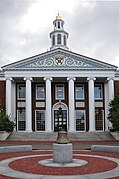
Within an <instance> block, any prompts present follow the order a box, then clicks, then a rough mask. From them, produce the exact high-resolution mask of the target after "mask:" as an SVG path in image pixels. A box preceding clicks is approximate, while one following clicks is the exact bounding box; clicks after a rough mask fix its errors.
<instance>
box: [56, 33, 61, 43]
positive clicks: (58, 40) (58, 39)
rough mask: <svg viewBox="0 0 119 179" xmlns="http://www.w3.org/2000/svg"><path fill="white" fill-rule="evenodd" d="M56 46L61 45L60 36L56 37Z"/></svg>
mask: <svg viewBox="0 0 119 179" xmlns="http://www.w3.org/2000/svg"><path fill="white" fill-rule="evenodd" d="M57 44H61V35H60V34H58V35H57Z"/></svg>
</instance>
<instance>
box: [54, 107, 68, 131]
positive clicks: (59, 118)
mask: <svg viewBox="0 0 119 179" xmlns="http://www.w3.org/2000/svg"><path fill="white" fill-rule="evenodd" d="M62 128H63V129H64V130H65V131H67V110H62V111H61V112H59V110H54V131H55V132H57V131H60V129H62Z"/></svg>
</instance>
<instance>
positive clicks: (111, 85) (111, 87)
mask: <svg viewBox="0 0 119 179" xmlns="http://www.w3.org/2000/svg"><path fill="white" fill-rule="evenodd" d="M107 81H108V105H109V103H110V102H111V100H113V98H114V79H113V78H107ZM108 110H109V106H108ZM107 116H108V115H107ZM108 127H112V123H111V122H110V121H109V123H108Z"/></svg>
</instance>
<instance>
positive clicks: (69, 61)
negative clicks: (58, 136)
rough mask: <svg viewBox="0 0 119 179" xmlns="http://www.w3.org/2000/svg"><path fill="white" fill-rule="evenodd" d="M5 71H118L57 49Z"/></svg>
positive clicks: (14, 65) (6, 67)
mask: <svg viewBox="0 0 119 179" xmlns="http://www.w3.org/2000/svg"><path fill="white" fill-rule="evenodd" d="M2 69H3V70H5V71H7V70H13V71H14V70H116V69H117V67H116V66H114V65H110V64H108V63H105V62H102V61H99V60H96V59H93V58H89V57H86V56H83V55H80V54H76V53H74V52H71V51H68V50H64V49H61V48H57V49H55V50H51V51H48V52H45V53H42V54H39V55H36V56H33V57H30V58H26V59H23V60H20V61H17V62H15V63H11V64H8V65H5V66H3V67H2Z"/></svg>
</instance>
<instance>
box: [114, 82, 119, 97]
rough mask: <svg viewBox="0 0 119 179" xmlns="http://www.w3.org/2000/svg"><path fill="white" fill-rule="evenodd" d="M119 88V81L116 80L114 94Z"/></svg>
mask: <svg viewBox="0 0 119 179" xmlns="http://www.w3.org/2000/svg"><path fill="white" fill-rule="evenodd" d="M118 89H119V81H114V94H115V95H116V94H117V91H118Z"/></svg>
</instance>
